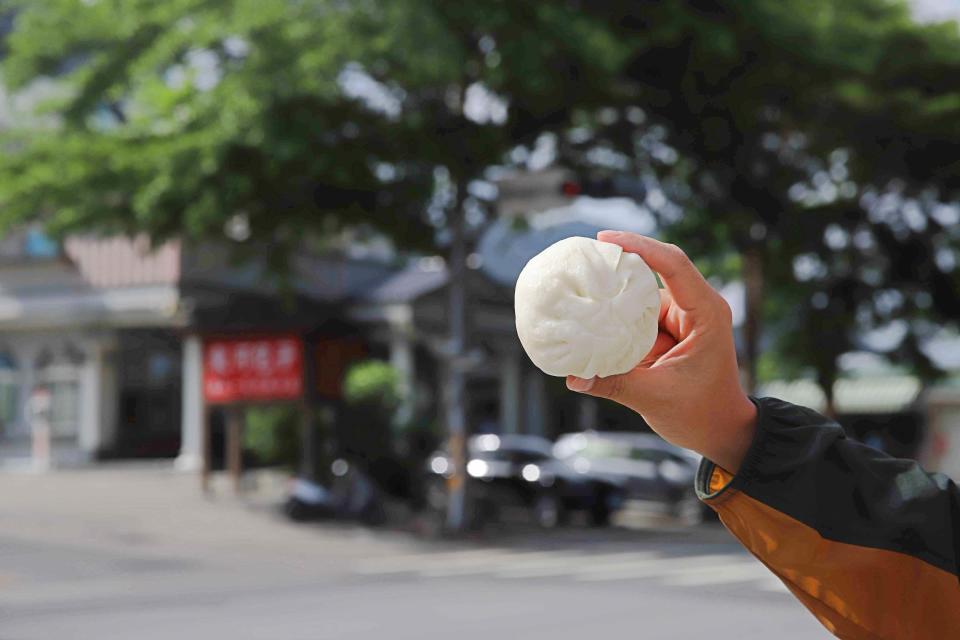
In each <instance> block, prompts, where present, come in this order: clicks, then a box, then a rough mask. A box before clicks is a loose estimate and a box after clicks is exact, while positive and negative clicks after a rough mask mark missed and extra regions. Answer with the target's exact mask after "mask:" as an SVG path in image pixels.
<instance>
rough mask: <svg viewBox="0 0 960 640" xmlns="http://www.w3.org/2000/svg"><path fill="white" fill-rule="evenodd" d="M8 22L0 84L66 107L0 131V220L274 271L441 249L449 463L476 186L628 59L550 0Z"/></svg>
mask: <svg viewBox="0 0 960 640" xmlns="http://www.w3.org/2000/svg"><path fill="white" fill-rule="evenodd" d="M6 6H8V7H10V8H11V10H12V11H13V14H12V15H13V16H14V22H13V25H14V26H13V30H12V33H11V34H10V35H9V36H8V37H7V39H6V42H5V49H6V51H7V56H6V59H5V60H4V61H3V77H4V80H5V82H7V83H8V84H9V85H10V86H11V87H12V88H13V89H14V90H16V89H20V88H23V87H26V86H28V85H30V84H31V83H33V82H35V81H36V80H37V79H39V78H47V77H52V78H54V79H55V82H56V86H57V87H58V89H59V93H58V94H57V97H56V98H55V99H52V100H50V101H48V102H46V103H45V104H43V105H40V106H41V107H42V109H43V110H44V112H45V113H46V114H47V116H48V117H47V118H46V119H45V120H43V123H44V125H45V126H41V127H38V126H30V127H29V128H22V129H14V130H12V131H8V132H6V134H5V135H4V140H3V142H2V144H3V145H4V148H5V149H6V150H8V151H9V152H8V153H5V154H3V155H2V157H0V224H13V223H16V222H18V221H22V220H25V219H31V218H40V219H42V220H44V221H45V222H46V223H47V224H48V226H49V227H50V228H51V229H53V230H54V231H59V232H69V231H72V230H84V231H86V230H89V229H91V228H95V229H101V230H106V231H121V232H136V231H145V232H147V233H149V235H150V237H152V238H154V239H162V238H165V237H169V236H174V235H176V236H186V237H188V238H219V237H222V236H223V233H224V232H223V230H224V227H225V225H229V223H230V222H231V221H232V220H238V221H240V222H242V223H243V225H241V226H248V227H249V229H250V232H251V233H250V238H251V240H249V241H247V242H246V243H238V249H243V248H244V247H246V248H247V249H248V250H250V251H260V252H263V251H264V245H265V244H266V245H267V248H268V250H267V252H266V253H267V255H269V256H271V257H275V258H276V262H278V263H280V264H282V262H283V256H284V255H286V254H287V253H289V251H290V250H291V249H292V248H295V247H296V246H298V245H299V244H300V243H301V242H303V239H304V238H305V237H309V236H310V235H311V234H323V233H326V232H329V231H330V230H333V229H337V228H341V227H343V226H347V225H350V226H356V225H365V226H372V227H374V228H376V229H379V230H380V231H382V232H384V233H386V234H388V235H389V236H391V237H393V238H394V239H396V240H397V241H398V242H399V243H400V244H401V245H402V246H418V245H419V246H423V245H425V244H426V245H429V244H432V243H434V242H436V243H438V244H440V245H441V246H443V247H445V248H446V250H447V253H448V257H449V260H448V263H449V265H450V274H451V286H450V314H449V316H450V343H449V348H448V349H447V353H448V355H449V364H450V366H449V375H448V376H447V381H448V382H447V384H446V385H445V391H446V395H447V398H446V403H445V404H446V406H447V407H448V412H447V416H446V420H445V422H446V425H447V428H448V430H449V431H450V433H451V451H452V452H453V454H454V455H455V456H457V455H462V451H463V438H464V435H465V429H466V425H465V414H464V398H463V395H464V372H463V370H462V368H461V366H460V363H461V362H462V360H463V358H462V355H463V354H464V353H465V349H466V347H467V336H466V321H465V319H466V310H465V307H466V303H467V301H466V298H465V295H464V285H463V283H464V271H465V259H466V254H467V242H468V234H469V233H470V232H471V229H475V228H476V227H477V225H478V223H479V222H480V221H481V220H482V218H483V216H484V213H485V210H486V209H487V203H486V202H485V200H484V198H483V197H482V195H481V194H482V192H483V189H482V188H479V187H478V183H479V182H480V181H482V179H483V177H484V175H485V171H486V170H487V168H488V167H490V166H491V165H493V164H496V163H499V162H501V161H502V159H503V157H504V155H505V154H506V152H508V151H509V150H510V149H511V148H512V147H513V146H514V145H516V144H518V143H521V142H524V141H525V140H530V139H532V138H534V137H535V136H536V135H537V134H538V133H539V132H540V131H541V130H543V128H544V127H545V126H546V124H549V123H558V122H562V121H563V120H564V119H565V118H566V116H567V114H568V113H569V112H570V111H571V109H572V107H573V104H574V103H577V102H583V103H584V104H586V103H590V102H593V103H600V102H602V98H603V97H604V96H605V95H606V94H607V92H608V91H609V88H610V87H611V86H614V85H613V84H611V83H608V82H606V81H605V80H606V79H607V78H610V77H611V76H612V74H614V73H615V72H616V70H617V69H619V68H620V66H622V63H623V58H622V53H623V52H624V51H625V49H624V47H623V46H622V45H621V44H620V43H619V42H618V41H617V39H616V37H615V36H614V34H612V33H611V32H610V30H609V29H608V26H607V25H606V24H605V23H604V22H603V21H602V20H598V19H597V18H595V17H594V16H591V15H589V14H587V13H584V12H583V11H582V9H581V8H579V7H578V6H576V5H575V4H570V5H566V4H557V3H554V2H547V1H545V0H544V1H538V2H532V3H515V2H507V1H505V0H501V1H499V2H484V3H478V2H465V3H452V2H451V3H448V2H434V1H430V0H394V1H392V2H389V3H383V2H376V1H374V0H358V1H355V2H349V3H344V2H339V1H336V0H308V1H294V0H267V1H264V0H170V1H169V2H162V3H158V2H153V1H152V0H122V1H121V0H87V1H84V2H80V1H78V0H37V1H35V0H9V2H8V3H7V5H6ZM473 105H477V106H476V108H474V106H473ZM458 452H459V453H458ZM462 467H463V465H459V467H458V468H462ZM456 486H459V485H455V487H456ZM456 493H457V495H459V492H456ZM455 498H456V496H455ZM460 502H461V501H460V500H457V499H454V500H451V505H453V507H452V509H451V524H452V525H454V526H457V525H458V523H459V521H460V519H461V518H460V515H459V512H460V510H459V509H458V508H457V507H458V505H459V504H460Z"/></svg>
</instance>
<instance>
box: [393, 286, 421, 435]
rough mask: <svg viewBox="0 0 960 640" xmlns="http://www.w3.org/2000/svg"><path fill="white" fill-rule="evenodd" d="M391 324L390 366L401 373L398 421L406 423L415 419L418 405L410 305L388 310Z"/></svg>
mask: <svg viewBox="0 0 960 640" xmlns="http://www.w3.org/2000/svg"><path fill="white" fill-rule="evenodd" d="M387 322H388V324H389V326H390V366H392V367H393V368H394V369H395V370H396V371H397V374H398V375H399V378H400V380H399V389H398V391H399V393H400V407H399V408H398V409H397V415H396V421H397V423H398V424H404V423H407V422H409V421H410V420H412V419H413V414H414V410H415V406H416V398H415V397H414V390H415V386H416V382H417V369H416V360H415V350H414V340H413V310H412V309H411V308H410V306H409V305H397V306H394V307H391V308H390V309H389V310H388V311H387Z"/></svg>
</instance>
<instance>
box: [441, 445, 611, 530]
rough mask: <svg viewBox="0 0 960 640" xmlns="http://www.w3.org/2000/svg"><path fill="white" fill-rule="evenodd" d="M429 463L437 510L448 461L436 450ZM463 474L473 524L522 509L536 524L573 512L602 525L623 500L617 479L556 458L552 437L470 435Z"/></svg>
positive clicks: (444, 496)
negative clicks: (613, 479)
mask: <svg viewBox="0 0 960 640" xmlns="http://www.w3.org/2000/svg"><path fill="white" fill-rule="evenodd" d="M428 467H429V473H430V476H431V481H430V482H429V483H428V487H429V488H428V496H427V499H428V504H429V505H430V506H431V507H432V508H433V509H436V510H442V509H444V508H445V506H446V499H447V494H446V479H447V478H448V477H450V476H451V475H452V474H453V471H454V469H453V462H452V460H451V459H450V457H449V455H448V454H447V453H446V452H444V451H438V452H436V453H435V454H434V455H433V456H431V458H430V459H429V460H428ZM466 476H467V488H466V505H467V514H468V517H469V518H470V521H471V524H472V525H474V526H482V525H483V524H486V523H487V522H490V521H497V520H503V519H505V516H507V515H508V514H510V513H517V512H524V513H526V514H528V515H532V518H533V520H534V521H535V522H536V523H537V524H538V525H539V526H541V527H544V528H552V527H555V526H557V525H559V524H561V523H562V522H564V521H565V520H566V518H567V516H568V515H569V514H570V513H571V512H575V511H580V512H585V513H586V514H587V516H588V518H589V520H590V522H591V523H592V524H594V525H597V526H602V525H606V524H607V523H608V522H609V521H610V516H611V515H612V514H613V512H614V511H616V510H617V509H618V508H619V507H620V505H621V504H622V501H623V494H622V491H621V490H620V487H619V486H618V485H617V483H615V482H611V481H608V480H606V479H604V478H601V477H598V476H596V475H594V474H591V473H587V472H584V471H578V470H577V469H575V468H573V467H572V466H570V465H569V464H567V463H566V462H564V461H562V460H558V459H557V458H556V457H555V456H554V455H553V445H552V444H551V442H550V441H549V440H546V439H544V438H540V437H537V436H526V435H501V436H498V435H489V434H488V435H480V436H474V437H472V438H470V440H469V441H468V443H467V462H466Z"/></svg>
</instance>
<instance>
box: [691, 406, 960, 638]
mask: <svg viewBox="0 0 960 640" xmlns="http://www.w3.org/2000/svg"><path fill="white" fill-rule="evenodd" d="M758 406H759V413H758V417H757V429H756V434H755V437H754V440H753V442H752V443H751V445H750V447H749V449H748V451H747V453H746V455H745V456H744V457H743V460H742V463H741V465H740V468H739V470H738V472H737V474H736V475H735V476H732V475H731V474H729V473H727V472H726V471H724V470H723V469H718V468H717V467H716V466H715V465H714V464H713V463H712V462H710V461H705V462H704V464H703V466H702V467H701V471H700V474H699V477H698V480H697V485H698V486H697V489H698V492H699V493H700V494H701V497H702V498H704V499H705V501H706V502H707V503H708V504H710V505H711V506H712V507H713V508H714V509H715V510H716V511H717V512H718V514H719V515H720V518H721V520H722V521H723V523H724V525H725V526H727V528H728V529H730V531H731V532H732V533H733V534H734V535H735V536H736V537H737V538H738V539H739V540H740V541H741V542H742V543H743V544H744V545H745V546H746V547H747V548H748V549H749V550H750V551H751V552H753V553H754V554H755V555H756V556H757V557H758V558H759V559H760V560H761V561H763V562H764V563H765V564H766V565H767V566H768V567H769V568H770V569H771V570H772V571H774V573H776V574H777V575H778V576H779V577H780V578H781V579H782V580H783V581H784V583H785V584H787V586H788V587H789V588H790V589H791V591H793V593H794V594H795V595H796V596H797V597H798V598H799V599H800V600H801V601H802V602H803V603H804V604H805V605H806V606H807V607H808V608H809V609H810V610H811V611H812V612H813V613H814V614H815V615H816V616H817V617H818V618H819V619H820V620H821V622H823V623H824V625H826V626H827V627H828V628H830V629H831V630H832V631H834V632H835V633H837V634H838V635H841V637H844V638H878V637H879V638H927V637H949V635H950V632H951V631H949V630H954V629H956V628H960V581H958V577H957V575H956V573H957V560H958V548H960V493H958V490H957V487H956V485H955V484H954V483H953V482H952V481H951V480H949V479H947V478H946V477H944V476H940V475H937V474H927V473H925V472H924V471H923V470H922V469H920V467H919V466H917V464H916V463H915V462H912V461H908V460H897V459H894V458H890V457H889V456H886V455H884V454H883V453H881V452H878V451H875V450H873V449H870V448H868V447H865V446H863V445H861V444H859V443H856V442H853V441H851V440H849V439H847V438H846V437H845V436H844V434H843V430H842V429H841V428H840V427H839V426H838V425H836V424H835V423H833V422H831V421H829V420H826V419H825V418H823V417H822V416H820V415H818V414H816V413H815V412H813V411H810V410H808V409H803V408H801V407H794V406H792V405H789V404H787V403H784V402H781V401H778V400H773V399H764V400H760V401H758Z"/></svg>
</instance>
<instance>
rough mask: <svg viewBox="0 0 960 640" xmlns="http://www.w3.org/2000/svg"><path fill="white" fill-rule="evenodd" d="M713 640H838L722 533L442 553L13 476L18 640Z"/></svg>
mask: <svg viewBox="0 0 960 640" xmlns="http://www.w3.org/2000/svg"><path fill="white" fill-rule="evenodd" d="M261 493H262V492H261ZM708 635H709V637H711V638H717V639H718V640H722V639H726V638H731V639H732V638H737V639H746V640H750V639H761V638H763V639H766V638H770V637H772V636H774V635H776V637H777V638H778V640H794V639H797V640H800V639H810V638H826V637H831V636H830V635H829V634H828V633H827V632H826V631H824V630H823V629H822V628H821V627H820V626H819V624H818V623H817V622H816V621H815V620H814V619H813V618H812V617H811V616H810V615H809V614H808V613H806V611H805V610H804V609H803V608H802V607H801V606H800V605H799V604H797V603H796V602H795V601H794V600H793V599H792V598H791V597H790V596H789V595H787V594H786V593H785V590H784V589H783V587H782V585H780V584H779V583H778V582H776V581H775V580H774V579H772V578H770V577H769V576H768V574H767V573H766V572H765V570H764V569H763V567H761V566H760V565H759V563H757V562H756V561H755V560H754V559H753V558H752V557H750V556H749V555H747V554H746V553H744V552H743V551H742V550H741V549H740V548H739V547H738V546H737V545H736V544H735V543H734V542H733V541H732V539H731V538H730V537H729V535H728V534H727V533H726V532H725V531H723V530H722V529H720V528H714V527H708V528H705V529H704V528H682V527H678V526H674V527H667V528H663V527H661V528H631V529H625V528H614V529H612V530H608V531H604V532H597V531H593V530H589V529H586V528H578V527H574V528H571V529H569V530H566V531H563V532H559V533H554V534H550V535H543V534H539V533H536V532H519V533H515V534H510V535H508V534H506V533H499V534H497V535H493V536H488V537H486V538H484V539H477V540H471V541H460V542H457V543H452V542H425V541H421V540H418V539H417V538H415V537H414V536H412V535H409V534H405V533H402V532H395V531H380V532H371V531H367V530H363V529H359V528H354V527H349V526H330V525H325V526H321V525H308V526H304V525H293V524H290V523H287V522H285V521H284V520H282V519H281V518H280V517H279V516H277V515H276V514H275V512H274V511H272V510H270V509H268V508H266V507H265V503H264V501H263V500H252V499H248V500H246V501H238V500H237V499H234V498H230V497H227V496H223V495H221V496H218V497H215V498H212V499H211V498H207V499H205V498H203V497H201V496H200V495H199V494H198V491H197V490H196V487H195V482H194V479H193V478H191V477H189V476H184V475H180V474H176V473H174V472H172V471H168V470H166V469H164V468H159V467H157V468H146V469H143V468H133V469H130V468H114V469H109V468H108V469H99V470H92V471H75V472H58V473H54V474H49V475H45V476H25V475H7V476H2V477H0V639H2V640H40V639H43V640H50V639H60V638H63V639H71V640H86V639H91V640H92V639H96V640H111V639H118V640H119V639H124V640H126V639H129V638H138V639H143V640H152V639H157V640H159V639H168V638H189V639H192V638H204V639H219V638H224V639H229V640H246V639H251V640H253V639H260V638H270V639H274V638H284V639H285V640H297V639H300V638H303V639H307V638H309V639H310V640H326V639H337V640H341V639H342V640H359V639H363V640H366V639H375V638H388V639H391V640H400V639H406V638H410V639H414V638H416V639H417V640H424V639H431V638H463V639H465V640H473V639H477V640H479V639H481V638H482V639H484V640H489V639H491V638H505V639H513V638H523V639H530V640H538V639H540V638H543V639H547V638H550V639H553V640H566V639H571V640H572V639H577V640H582V639H583V638H584V637H592V638H622V637H640V638H655V639H659V638H669V639H677V640H679V639H687V638H689V639H693V638H703V637H707V636H708Z"/></svg>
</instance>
